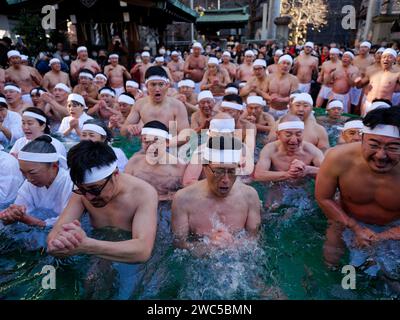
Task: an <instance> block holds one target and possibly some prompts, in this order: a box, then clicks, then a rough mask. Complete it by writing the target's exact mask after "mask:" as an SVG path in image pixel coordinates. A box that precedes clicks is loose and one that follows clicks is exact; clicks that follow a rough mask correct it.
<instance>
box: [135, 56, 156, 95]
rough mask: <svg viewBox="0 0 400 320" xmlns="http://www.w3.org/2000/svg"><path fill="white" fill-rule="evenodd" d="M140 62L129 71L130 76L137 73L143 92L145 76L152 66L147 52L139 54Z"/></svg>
mask: <svg viewBox="0 0 400 320" xmlns="http://www.w3.org/2000/svg"><path fill="white" fill-rule="evenodd" d="M141 58H142V61H141V62H139V63H136V64H135V66H134V67H133V68H132V70H131V75H134V74H135V73H137V72H139V74H140V85H141V88H142V90H143V88H145V84H144V82H145V74H146V71H147V69H148V68H150V67H151V66H152V63H151V57H150V53H149V52H147V51H143V52H142V54H141Z"/></svg>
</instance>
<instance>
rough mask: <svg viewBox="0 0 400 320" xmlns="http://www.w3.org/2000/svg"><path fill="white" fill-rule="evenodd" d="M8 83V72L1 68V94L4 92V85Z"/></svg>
mask: <svg viewBox="0 0 400 320" xmlns="http://www.w3.org/2000/svg"><path fill="white" fill-rule="evenodd" d="M5 83H6V72H5V71H4V69H2V68H0V92H3V89H4V84H5Z"/></svg>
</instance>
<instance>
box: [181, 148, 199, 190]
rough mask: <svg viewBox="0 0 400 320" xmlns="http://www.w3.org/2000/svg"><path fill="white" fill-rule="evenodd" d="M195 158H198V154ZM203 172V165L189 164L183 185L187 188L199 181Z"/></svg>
mask: <svg viewBox="0 0 400 320" xmlns="http://www.w3.org/2000/svg"><path fill="white" fill-rule="evenodd" d="M193 156H196V154H194V155H193ZM202 170H203V166H202V165H201V164H192V163H189V165H188V166H187V168H186V170H185V173H184V175H183V178H182V185H183V186H184V187H187V186H190V185H191V184H193V183H196V182H197V181H199V179H200V176H201V172H202Z"/></svg>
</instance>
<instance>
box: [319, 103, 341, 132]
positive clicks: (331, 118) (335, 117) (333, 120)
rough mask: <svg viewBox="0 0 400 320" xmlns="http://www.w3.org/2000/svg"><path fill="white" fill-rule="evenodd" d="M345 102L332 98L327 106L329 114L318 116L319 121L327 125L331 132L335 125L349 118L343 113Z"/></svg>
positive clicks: (324, 125)
mask: <svg viewBox="0 0 400 320" xmlns="http://www.w3.org/2000/svg"><path fill="white" fill-rule="evenodd" d="M343 109H344V107H343V102H342V101H340V100H335V99H333V100H330V101H329V102H328V105H327V106H326V113H327V116H320V117H317V122H318V123H319V124H320V125H322V126H323V127H325V128H326V129H327V131H328V132H329V129H331V128H332V127H333V126H334V127H337V125H342V124H343V123H344V122H345V121H346V120H347V119H348V118H347V117H344V116H342V114H343Z"/></svg>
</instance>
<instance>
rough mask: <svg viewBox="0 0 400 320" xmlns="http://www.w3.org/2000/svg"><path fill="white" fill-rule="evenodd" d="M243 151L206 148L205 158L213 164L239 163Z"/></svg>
mask: <svg viewBox="0 0 400 320" xmlns="http://www.w3.org/2000/svg"><path fill="white" fill-rule="evenodd" d="M241 155H242V150H219V149H210V148H208V147H206V148H205V149H204V154H203V157H204V159H205V160H207V161H209V162H212V163H226V164H228V163H239V162H240V157H241Z"/></svg>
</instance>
